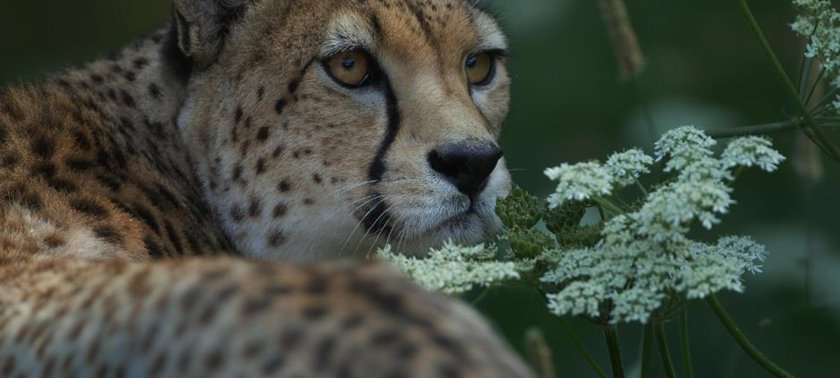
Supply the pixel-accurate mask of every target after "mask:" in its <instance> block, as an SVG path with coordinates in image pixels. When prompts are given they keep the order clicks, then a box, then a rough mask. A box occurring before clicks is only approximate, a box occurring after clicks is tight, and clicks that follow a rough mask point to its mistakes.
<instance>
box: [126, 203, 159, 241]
mask: <svg viewBox="0 0 840 378" xmlns="http://www.w3.org/2000/svg"><path fill="white" fill-rule="evenodd" d="M132 210H133V211H132V214H134V215H136V216H137V217H138V218H140V220H142V221H143V223H145V224H146V225H147V226H149V228H151V229H152V231H154V232H155V233H156V234H160V225H159V224H158V222H157V219H155V216H154V214H152V211H151V210H149V209H147V208H145V207H143V206H139V205H135V206H134V207H133V209H132Z"/></svg>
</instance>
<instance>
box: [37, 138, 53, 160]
mask: <svg viewBox="0 0 840 378" xmlns="http://www.w3.org/2000/svg"><path fill="white" fill-rule="evenodd" d="M32 153H34V154H35V155H37V156H38V157H40V158H42V159H49V158H51V157H52V156H53V155H54V154H55V140H53V139H51V138H48V137H45V136H40V137H38V138H35V140H34V141H32Z"/></svg>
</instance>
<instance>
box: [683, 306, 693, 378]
mask: <svg viewBox="0 0 840 378" xmlns="http://www.w3.org/2000/svg"><path fill="white" fill-rule="evenodd" d="M680 344H681V347H682V348H681V349H682V354H683V366H684V367H685V377H686V378H694V368H692V366H691V344H690V343H689V341H688V311H686V310H683V312H682V313H681V314H680Z"/></svg>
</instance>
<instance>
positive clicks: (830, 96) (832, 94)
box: [812, 88, 840, 114]
mask: <svg viewBox="0 0 840 378" xmlns="http://www.w3.org/2000/svg"><path fill="white" fill-rule="evenodd" d="M838 93H840V88H832V89H831V90H830V91H828V93H826V94H825V95H823V97H822V98H821V99H820V102H818V103H816V105H814V107H813V110H812V112H813V114H819V111H818V110H819V109H820V108H823V107H826V108H827V107H829V106H830V105H831V103H832V101H831V100H834V99H835V98H836V97H837V94H838Z"/></svg>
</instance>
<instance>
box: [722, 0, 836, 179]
mask: <svg viewBox="0 0 840 378" xmlns="http://www.w3.org/2000/svg"><path fill="white" fill-rule="evenodd" d="M738 3H739V4H740V5H741V10H742V11H743V12H744V16H746V18H747V22H749V24H750V28H752V31H753V34H755V36H756V38H757V39H758V41H759V43H760V44H761V47H762V49H764V53H765V54H767V57H768V58H769V59H770V61H771V62H772V63H773V69H774V70H775V71H776V75H777V76H778V77H779V80H781V81H782V84H783V85H784V87H785V89H786V90H787V92H788V95H790V97H791V100H793V101H794V103H795V104H796V107H797V108H798V109H799V112H800V115H801V116H802V118H803V119H804V121H805V122H804V124H803V125H801V126H802V127H803V128H804V129H807V130H809V131H810V132H811V133H812V134H813V136H811V135H808V134H807V133H806V135H808V137H809V138H811V140H812V141H813V142H814V143H815V144H817V145H818V146H820V148H822V149H823V151H825V153H826V154H828V155H829V156H830V157H831V158H832V159H834V161H836V162H838V163H840V150H838V149H837V147H835V146H834V145H833V144H831V141H829V140H828V137H827V136H826V135H825V133H824V132H823V130H822V129H820V128H819V127H817V124H816V122H814V119H813V117H812V116H811V113H810V112H808V108H807V107H806V106H805V103H804V102H803V101H802V98H800V96H799V92H798V91H797V89H796V87H794V86H793V82H791V81H790V77H788V75H787V73H786V72H785V69H784V67H783V66H782V63H781V62H780V61H779V58H777V57H776V54H775V53H774V52H773V49H772V48H771V47H770V43H769V42H768V41H767V37H765V36H764V32H762V31H761V27H760V26H759V25H758V21H756V19H755V16H754V15H753V13H752V10H750V7H749V5H748V4H747V0H738Z"/></svg>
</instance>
